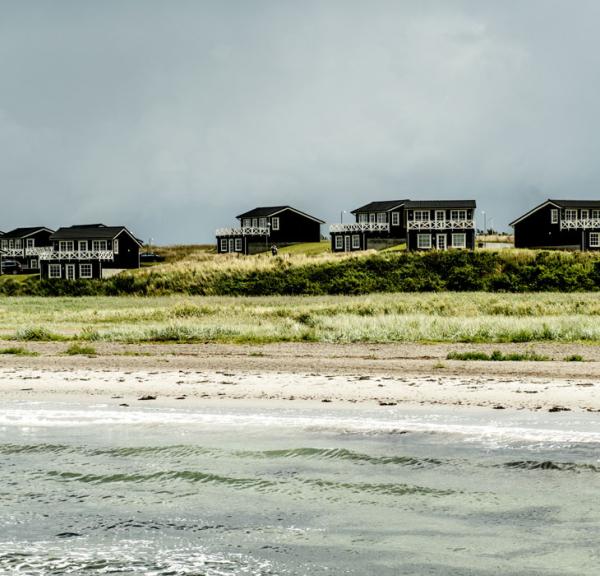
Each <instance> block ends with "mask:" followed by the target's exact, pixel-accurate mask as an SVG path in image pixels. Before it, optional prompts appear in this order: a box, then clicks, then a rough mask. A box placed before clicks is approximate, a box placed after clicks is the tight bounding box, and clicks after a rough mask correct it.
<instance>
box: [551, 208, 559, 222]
mask: <svg viewBox="0 0 600 576" xmlns="http://www.w3.org/2000/svg"><path fill="white" fill-rule="evenodd" d="M550 223H551V224H558V210H557V209H556V208H552V210H550Z"/></svg>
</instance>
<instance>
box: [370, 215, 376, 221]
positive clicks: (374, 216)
mask: <svg viewBox="0 0 600 576" xmlns="http://www.w3.org/2000/svg"><path fill="white" fill-rule="evenodd" d="M376 216H377V215H376V214H369V222H375V218H376Z"/></svg>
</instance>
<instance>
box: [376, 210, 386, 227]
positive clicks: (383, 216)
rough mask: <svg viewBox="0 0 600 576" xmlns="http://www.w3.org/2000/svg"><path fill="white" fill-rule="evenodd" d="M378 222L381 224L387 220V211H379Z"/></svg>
mask: <svg viewBox="0 0 600 576" xmlns="http://www.w3.org/2000/svg"><path fill="white" fill-rule="evenodd" d="M377 222H379V223H380V224H385V223H386V222H387V214H386V213H385V212H378V213H377Z"/></svg>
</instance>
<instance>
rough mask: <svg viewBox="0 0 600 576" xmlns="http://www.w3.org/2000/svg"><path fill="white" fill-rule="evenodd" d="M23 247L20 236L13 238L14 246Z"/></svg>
mask: <svg viewBox="0 0 600 576" xmlns="http://www.w3.org/2000/svg"><path fill="white" fill-rule="evenodd" d="M22 247H23V242H22V240H21V239H20V238H17V239H16V240H15V248H22Z"/></svg>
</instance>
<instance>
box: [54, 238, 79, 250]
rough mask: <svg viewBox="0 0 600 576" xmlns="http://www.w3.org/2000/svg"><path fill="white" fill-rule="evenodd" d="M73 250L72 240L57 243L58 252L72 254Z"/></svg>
mask: <svg viewBox="0 0 600 576" xmlns="http://www.w3.org/2000/svg"><path fill="white" fill-rule="evenodd" d="M74 249H75V248H74V242H73V240H61V241H60V242H59V243H58V251H59V252H72V251H73V250H74Z"/></svg>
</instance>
